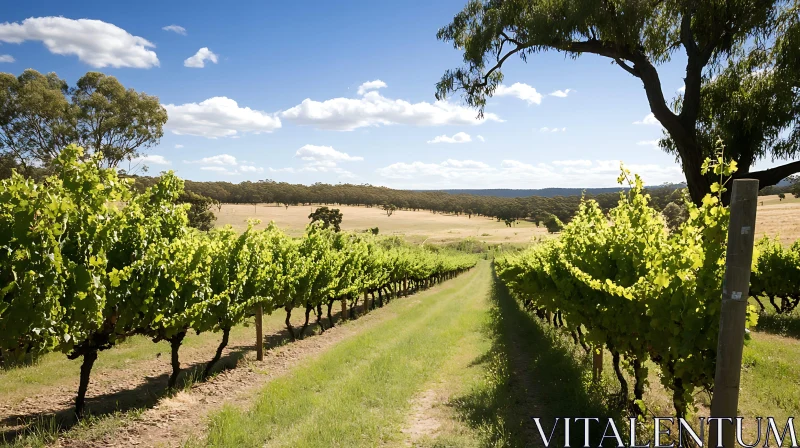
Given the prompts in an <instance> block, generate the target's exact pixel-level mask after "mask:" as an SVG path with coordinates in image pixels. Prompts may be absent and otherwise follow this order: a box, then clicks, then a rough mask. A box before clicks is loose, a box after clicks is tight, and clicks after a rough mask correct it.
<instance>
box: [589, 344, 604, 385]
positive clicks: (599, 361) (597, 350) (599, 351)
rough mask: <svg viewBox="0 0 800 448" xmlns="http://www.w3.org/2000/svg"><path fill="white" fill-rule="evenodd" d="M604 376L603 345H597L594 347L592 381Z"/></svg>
mask: <svg viewBox="0 0 800 448" xmlns="http://www.w3.org/2000/svg"><path fill="white" fill-rule="evenodd" d="M601 378H603V346H602V345H596V346H594V347H593V348H592V381H600V379H601Z"/></svg>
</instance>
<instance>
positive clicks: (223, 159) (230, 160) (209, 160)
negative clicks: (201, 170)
mask: <svg viewBox="0 0 800 448" xmlns="http://www.w3.org/2000/svg"><path fill="white" fill-rule="evenodd" d="M184 163H199V164H202V165H236V163H237V162H236V157H234V156H232V155H230V154H220V155H217V156H211V157H204V158H202V159H200V160H193V161H186V160H185V161H184Z"/></svg>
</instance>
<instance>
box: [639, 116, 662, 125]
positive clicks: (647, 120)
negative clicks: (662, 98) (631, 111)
mask: <svg viewBox="0 0 800 448" xmlns="http://www.w3.org/2000/svg"><path fill="white" fill-rule="evenodd" d="M633 124H657V125H660V124H661V122H659V121H658V120H656V116H655V115H653V114H647V115H646V116H645V117H644V118H642V119H641V120H639V121H634V122H633Z"/></svg>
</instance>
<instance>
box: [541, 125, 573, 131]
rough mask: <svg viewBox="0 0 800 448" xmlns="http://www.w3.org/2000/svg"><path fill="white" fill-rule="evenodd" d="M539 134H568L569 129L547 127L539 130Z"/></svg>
mask: <svg viewBox="0 0 800 448" xmlns="http://www.w3.org/2000/svg"><path fill="white" fill-rule="evenodd" d="M539 132H567V128H548V127H547V126H545V127H543V128H539Z"/></svg>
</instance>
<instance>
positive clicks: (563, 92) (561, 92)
mask: <svg viewBox="0 0 800 448" xmlns="http://www.w3.org/2000/svg"><path fill="white" fill-rule="evenodd" d="M570 92H575V91H574V90H572V89H566V90H556V91H555V92H550V93H549V94H548V95H550V96H555V97H558V98H566V97H567V95H569V93H570Z"/></svg>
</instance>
